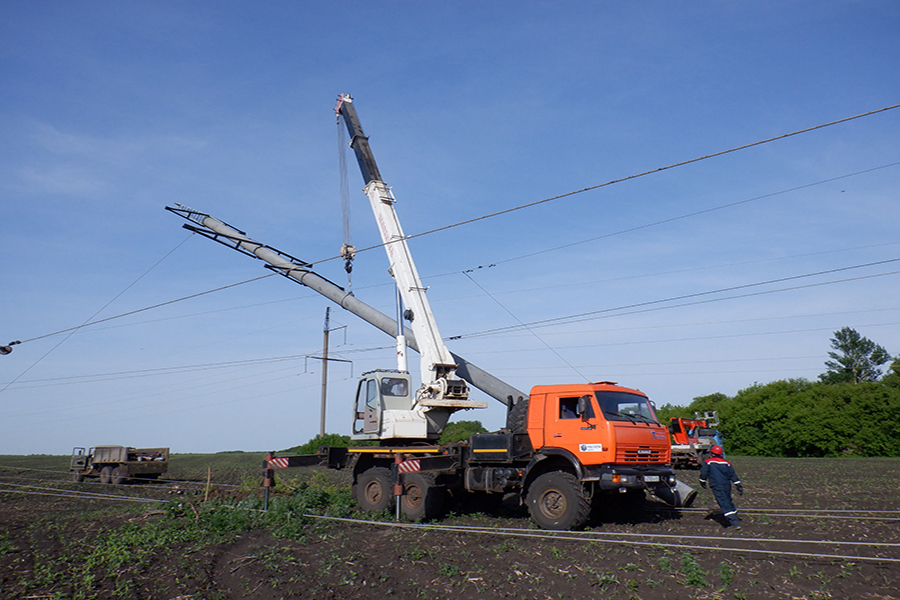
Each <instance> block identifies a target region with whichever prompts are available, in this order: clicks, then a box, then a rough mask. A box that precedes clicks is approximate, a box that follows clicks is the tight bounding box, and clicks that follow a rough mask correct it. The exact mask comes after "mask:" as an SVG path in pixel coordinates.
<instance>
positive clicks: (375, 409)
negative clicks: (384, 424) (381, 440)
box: [363, 379, 381, 433]
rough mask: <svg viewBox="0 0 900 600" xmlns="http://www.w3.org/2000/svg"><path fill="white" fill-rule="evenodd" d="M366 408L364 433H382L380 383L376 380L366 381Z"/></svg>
mask: <svg viewBox="0 0 900 600" xmlns="http://www.w3.org/2000/svg"><path fill="white" fill-rule="evenodd" d="M365 393H366V408H365V418H364V419H363V433H378V432H379V431H381V398H380V396H379V395H378V382H377V381H375V380H374V379H367V380H366V392H365Z"/></svg>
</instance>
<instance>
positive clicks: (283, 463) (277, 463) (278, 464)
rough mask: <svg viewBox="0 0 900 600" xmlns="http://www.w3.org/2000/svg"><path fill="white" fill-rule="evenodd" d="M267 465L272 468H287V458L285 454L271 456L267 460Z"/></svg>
mask: <svg viewBox="0 0 900 600" xmlns="http://www.w3.org/2000/svg"><path fill="white" fill-rule="evenodd" d="M269 467H270V468H272V469H287V468H288V458H287V457H286V456H282V457H278V458H273V459H272V460H270V461H269Z"/></svg>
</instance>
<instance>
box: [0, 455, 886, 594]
mask: <svg viewBox="0 0 900 600" xmlns="http://www.w3.org/2000/svg"><path fill="white" fill-rule="evenodd" d="M733 462H734V464H735V467H736V468H737V470H738V472H739V473H740V474H741V476H742V478H743V480H744V483H745V488H746V494H745V495H744V496H743V497H736V498H735V500H736V501H737V504H738V507H739V510H743V511H744V512H743V514H742V517H743V529H742V530H740V531H734V530H733V529H730V528H726V527H724V526H723V525H722V524H721V523H720V522H719V520H720V519H719V517H718V516H717V515H716V513H715V511H713V510H705V509H711V508H713V507H714V501H713V499H712V495H711V494H710V493H709V492H708V491H701V492H700V494H699V495H698V498H697V500H696V502H695V503H694V509H695V510H690V511H682V512H680V513H675V512H665V511H662V512H660V511H655V510H647V511H644V512H642V513H640V514H638V513H635V512H633V511H628V510H625V511H621V512H617V511H609V512H607V513H605V514H604V515H603V516H602V517H601V518H599V519H597V520H595V521H594V522H592V523H591V525H590V527H589V528H588V531H594V532H602V533H607V532H618V533H628V534H666V535H669V536H673V537H671V538H655V539H647V538H643V537H629V538H626V539H628V540H629V541H632V542H640V543H642V544H646V543H648V542H652V543H653V544H654V545H629V544H624V543H621V542H606V541H591V540H589V539H585V538H584V537H579V536H578V535H558V536H557V537H555V538H553V537H547V536H545V534H546V533H547V532H543V531H541V530H538V529H536V528H535V527H534V525H533V524H532V523H531V522H530V520H529V519H528V518H527V514H525V513H524V512H523V511H522V510H521V509H520V508H519V507H518V506H517V505H516V503H514V502H509V501H507V502H506V503H504V504H503V505H502V506H501V507H499V508H498V509H497V510H496V511H494V513H493V514H484V513H469V514H451V515H449V516H448V517H446V518H445V519H443V520H442V521H440V522H439V523H435V525H454V526H461V525H469V526H477V527H488V528H492V530H489V531H487V532H483V531H482V532H461V531H441V530H438V529H414V528H405V527H396V526H394V525H393V524H392V523H391V522H386V523H384V524H357V523H349V522H335V521H326V520H312V521H309V522H308V523H306V524H305V525H303V526H302V527H301V528H300V529H299V530H298V531H297V532H295V534H294V535H292V536H291V537H277V536H276V535H275V534H274V533H273V532H272V531H267V530H259V529H257V530H250V531H244V532H242V533H240V534H229V535H227V536H225V537H224V538H222V539H221V540H219V541H216V542H215V543H210V544H208V545H205V546H202V547H199V548H198V547H197V546H196V544H188V543H185V544H179V543H178V542H177V541H174V542H172V543H171V544H170V545H168V546H167V547H166V548H165V549H164V550H158V549H157V550H155V551H154V552H153V555H152V557H151V560H148V561H143V562H141V563H140V564H133V563H129V561H127V560H125V561H123V562H122V564H121V565H120V566H118V571H117V573H118V575H117V576H116V577H109V576H107V575H104V574H103V572H101V571H99V570H98V571H97V573H98V576H97V579H96V580H94V581H93V582H92V584H91V585H90V586H85V585H84V584H83V583H79V584H76V583H75V582H74V581H73V580H72V577H71V574H72V573H75V572H78V569H90V568H92V567H91V565H86V564H85V565H79V564H77V563H78V557H73V556H71V555H68V554H67V552H69V550H68V549H70V548H71V542H72V540H76V539H77V540H82V541H86V542H87V545H88V547H89V546H90V544H91V541H92V540H101V539H103V537H104V536H109V535H110V533H111V532H113V531H118V530H121V528H122V527H123V526H125V525H132V526H134V525H137V526H141V527H151V526H152V524H153V523H154V520H155V519H161V518H164V517H165V515H164V514H162V513H163V511H161V510H159V507H158V506H156V505H147V507H141V508H139V509H131V510H128V511H124V510H121V509H119V510H110V509H109V503H107V502H106V501H100V500H84V499H73V498H69V497H63V496H44V495H35V494H33V493H32V494H22V493H8V492H0V598H17V599H18V598H21V599H37V598H99V599H113V598H137V599H154V600H155V599H166V600H176V599H177V600H187V599H211V600H212V599H223V600H225V599H227V600H230V599H238V598H247V599H266V600H268V599H271V598H310V599H342V600H343V599H346V600H357V599H359V600H362V599H367V600H368V599H370V598H396V599H398V600H408V599H414V598H429V599H442V598H458V597H467V598H483V599H501V598H526V599H530V598H534V599H538V600H544V599H550V598H566V599H580V598H601V597H603V598H647V599H649V598H654V599H684V598H698V599H699V598H704V599H705V598H734V599H742V598H747V599H751V598H752V599H757V598H760V599H761V598H767V599H768V598H791V599H794V598H797V599H799V598H808V599H824V598H853V599H876V598H880V599H884V598H896V599H900V591H898V588H900V562H889V561H887V560H885V561H877V560H875V561H873V560H860V559H858V558H853V557H856V556H869V557H876V556H877V557H882V558H885V559H894V560H897V559H900V512H897V513H893V514H892V515H888V516H885V515H877V514H873V513H845V512H839V511H862V510H866V511H898V510H900V507H898V503H897V496H898V491H900V459H869V460H858V459H835V460H828V459H796V460H789V459H760V458H740V457H739V458H735V459H733ZM254 466H255V464H254ZM680 478H681V479H682V480H683V481H685V482H688V483H690V484H692V485H694V484H696V480H697V472H696V471H680ZM158 485H167V484H158ZM169 485H170V484H169ZM132 487H133V488H138V489H137V493H141V491H142V490H141V489H140V486H132ZM0 488H3V489H6V490H8V489H9V488H8V486H6V485H0ZM130 491H131V492H132V493H134V489H132V490H130ZM146 491H147V492H148V493H149V492H150V491H153V492H158V491H159V488H158V487H154V488H153V489H152V490H151V489H148V490H146ZM200 500H202V496H201V497H200V499H199V500H196V501H197V502H199V501H200ZM185 502H186V503H187V504H190V503H191V502H194V500H191V501H190V502H188V501H187V500H186V501H185ZM651 508H652V506H651ZM697 509H700V510H697ZM785 509H790V510H795V511H797V510H800V509H803V510H806V511H822V512H815V513H813V512H809V513H805V514H807V515H810V516H799V515H798V514H794V515H785V514H783V513H781V512H779V511H782V510H785ZM760 511H762V512H760ZM360 516H361V517H366V515H360ZM185 518H186V519H188V520H189V519H190V518H191V513H190V511H187V510H186V517H185ZM497 528H518V529H522V530H526V531H522V532H521V533H515V534H510V535H505V534H504V535H500V534H499V532H498V531H497ZM535 535H536V536H541V537H530V536H535ZM686 536H700V537H697V538H688V537H686ZM747 539H752V540H768V541H766V542H764V543H759V542H753V544H752V545H751V544H750V543H748V542H746V540H747ZM801 541H811V542H817V543H801ZM835 541H844V542H859V543H860V544H859V545H846V544H845V545H838V544H834V543H829V542H835ZM675 543H684V544H690V545H692V546H694V547H693V548H683V547H675V546H673V545H672V544H675ZM878 544H894V546H882V545H878ZM714 545H731V546H733V547H736V548H753V549H757V550H764V552H755V553H749V552H746V551H740V550H726V549H717V550H710V549H703V548H700V547H709V546H714ZM790 553H803V554H804V555H803V556H797V555H795V554H790ZM822 554H828V555H841V556H842V558H829V557H821V556H815V555H822ZM59 557H66V561H67V567H66V569H64V570H63V571H64V572H60V567H59V563H58V562H56V563H54V559H55V558H56V559H58V558H59ZM73 563H74V564H73ZM52 565H56V566H55V567H53V566H52ZM53 568H55V569H56V570H57V573H56V576H55V577H54V576H53V573H48V572H46V571H48V570H51V571H52V570H53ZM66 573H69V576H66ZM79 581H80V582H83V581H85V579H84V578H83V577H81V578H80V579H79Z"/></svg>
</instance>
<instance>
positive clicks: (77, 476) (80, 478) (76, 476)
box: [72, 471, 84, 483]
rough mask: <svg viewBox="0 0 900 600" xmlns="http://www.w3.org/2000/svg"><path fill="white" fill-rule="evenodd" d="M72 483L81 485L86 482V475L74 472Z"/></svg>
mask: <svg viewBox="0 0 900 600" xmlns="http://www.w3.org/2000/svg"><path fill="white" fill-rule="evenodd" d="M72 481H74V482H75V483H81V482H82V481H84V473H83V472H82V471H72Z"/></svg>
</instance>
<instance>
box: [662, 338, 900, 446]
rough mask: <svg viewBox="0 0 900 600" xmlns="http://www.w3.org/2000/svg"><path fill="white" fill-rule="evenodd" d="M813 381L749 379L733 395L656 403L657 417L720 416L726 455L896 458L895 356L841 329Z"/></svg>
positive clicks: (898, 378)
mask: <svg viewBox="0 0 900 600" xmlns="http://www.w3.org/2000/svg"><path fill="white" fill-rule="evenodd" d="M832 348H833V349H834V351H833V352H829V357H830V358H831V360H829V361H827V362H826V363H825V366H826V367H827V368H828V370H827V371H826V372H825V373H823V374H822V375H820V376H819V381H816V382H812V381H807V380H805V379H787V380H780V381H773V382H771V383H766V384H759V383H756V384H753V385H752V386H750V387H748V388H745V389H742V390H740V391H739V392H737V394H735V395H734V396H727V395H725V394H722V393H715V394H710V395H708V396H701V397H698V398H694V400H693V402H691V403H690V404H689V405H688V406H673V405H670V404H667V405H664V406H662V407H661V408H660V409H659V410H658V411H657V413H658V414H657V416H658V417H659V419H660V421H661V422H663V423H668V420H669V418H671V417H676V416H677V417H693V416H694V412H695V411H712V410H716V411H718V413H719V420H720V425H719V429H720V431H721V432H722V433H723V434H724V436H725V449H726V452H729V453H734V454H743V455H750V456H783V457H824V456H900V357H898V358H896V359H894V360H893V363H892V364H891V365H890V367H889V368H888V370H887V373H886V374H884V376H882V372H881V368H880V367H881V366H882V365H884V364H885V363H887V362H888V361H889V360H891V356H890V355H889V354H888V353H887V351H886V350H885V349H884V348H882V347H881V346H878V345H877V344H874V343H873V342H871V341H870V340H867V339H866V338H864V337H862V336H860V335H859V334H858V333H857V332H855V331H854V330H852V329H850V328H847V327H845V328H844V329H841V330H840V331H837V332H835V337H834V338H833V339H832Z"/></svg>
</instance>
